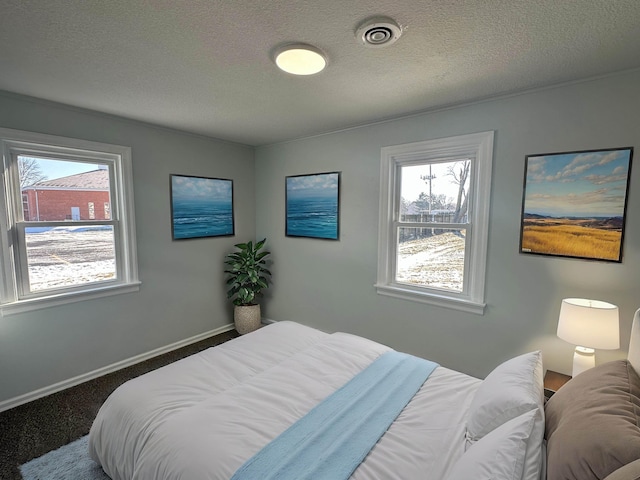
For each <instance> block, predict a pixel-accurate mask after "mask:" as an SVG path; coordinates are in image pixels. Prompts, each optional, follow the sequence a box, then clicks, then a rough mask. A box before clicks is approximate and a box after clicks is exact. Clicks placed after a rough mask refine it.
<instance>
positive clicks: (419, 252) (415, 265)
mask: <svg viewBox="0 0 640 480" xmlns="http://www.w3.org/2000/svg"><path fill="white" fill-rule="evenodd" d="M465 235H466V230H465V229H460V230H447V229H440V228H413V227H411V228H409V227H401V228H399V229H398V256H397V262H396V265H397V267H396V282H398V283H407V284H412V285H419V286H423V287H429V288H441V289H445V290H450V291H453V292H462V287H463V277H464V252H465Z"/></svg>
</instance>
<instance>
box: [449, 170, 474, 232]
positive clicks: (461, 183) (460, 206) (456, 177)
mask: <svg viewBox="0 0 640 480" xmlns="http://www.w3.org/2000/svg"><path fill="white" fill-rule="evenodd" d="M470 167H471V162H470V161H469V160H463V161H460V162H456V163H455V164H453V165H451V166H449V167H448V169H447V175H449V176H450V177H452V178H453V180H452V182H453V183H454V184H456V185H458V198H457V200H456V209H455V213H454V216H453V218H454V222H455V223H460V222H461V221H462V220H463V219H464V217H465V215H466V214H467V209H468V199H469V192H468V191H467V189H468V183H467V180H468V179H469V169H470Z"/></svg>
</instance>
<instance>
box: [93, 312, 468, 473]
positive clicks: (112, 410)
mask: <svg viewBox="0 0 640 480" xmlns="http://www.w3.org/2000/svg"><path fill="white" fill-rule="evenodd" d="M387 350H389V348H388V347H386V346H384V345H381V344H378V343H375V342H372V341H370V340H366V339H364V338H361V337H357V336H353V335H349V334H344V333H334V334H326V333H323V332H320V331H318V330H315V329H312V328H309V327H305V326H302V325H299V324H297V323H293V322H279V323H275V324H272V325H270V326H268V327H264V328H262V329H260V330H258V331H256V332H253V333H251V334H249V335H246V336H243V337H240V338H237V339H234V340H232V341H229V342H227V343H224V344H222V345H220V346H217V347H214V348H210V349H208V350H205V351H203V352H201V353H198V354H196V355H193V356H191V357H188V358H185V359H183V360H180V361H178V362H175V363H173V364H171V365H168V366H166V367H163V368H160V369H158V370H155V371H153V372H150V373H148V374H146V375H143V376H141V377H138V378H136V379H133V380H131V381H129V382H127V383H125V384H124V385H122V386H121V387H119V388H118V389H117V390H116V391H115V392H114V393H113V394H112V395H111V396H110V397H109V398H108V399H107V401H106V402H105V403H104V405H103V406H102V408H101V409H100V411H99V412H98V415H97V417H96V420H95V422H94V424H93V426H92V428H91V432H90V437H89V450H90V454H91V457H92V458H93V459H94V460H96V461H97V462H99V463H100V464H101V465H102V467H103V469H104V471H105V472H106V473H107V474H108V475H109V476H110V477H111V478H112V479H113V480H121V479H136V480H161V479H167V480H168V479H182V480H207V479H228V478H230V477H231V476H232V475H233V473H234V472H235V471H236V470H237V469H238V468H239V467H240V466H241V465H242V464H243V463H244V462H245V461H246V460H247V459H248V458H250V457H251V456H253V455H254V454H255V453H256V452H258V451H259V450H260V449H261V448H262V447H263V446H264V445H266V444H267V443H268V442H269V441H270V440H271V439H273V438H275V437H276V436H277V435H278V434H280V433H281V432H283V431H284V430H285V429H286V428H287V427H288V426H290V425H291V424H292V423H293V422H295V421H296V420H297V419H299V418H300V417H302V416H303V415H304V414H305V413H307V412H308V411H309V410H310V409H311V408H312V407H313V406H314V405H316V404H317V403H318V402H320V401H321V400H323V399H324V398H325V397H327V396H328V395H329V394H331V393H332V392H333V391H334V390H336V389H337V388H339V387H340V386H342V385H343V384H345V383H346V382H347V381H348V380H350V379H351V377H353V376H354V375H355V374H356V373H358V372H359V371H361V370H363V369H364V368H365V367H366V366H368V365H369V364H370V363H371V362H372V361H373V360H374V359H375V358H377V357H378V356H379V355H380V354H381V353H383V352H385V351H387ZM479 383H480V380H478V379H475V378H473V377H469V376H467V375H464V374H462V373H458V372H455V371H453V370H449V369H447V368H444V367H438V368H436V370H435V371H434V372H433V373H432V374H431V376H430V377H429V379H428V380H427V381H426V382H425V384H424V385H423V386H422V388H421V389H420V391H419V392H418V393H417V394H416V395H415V397H414V398H413V400H412V401H411V402H410V403H409V405H407V407H406V408H405V409H404V410H403V412H402V413H401V414H400V416H399V417H398V418H397V419H396V421H395V422H394V423H393V424H392V425H391V427H390V428H389V430H387V432H386V433H385V434H384V436H383V437H382V438H381V439H380V441H379V442H378V443H377V444H376V445H375V447H374V448H373V449H372V450H371V452H370V453H369V455H368V456H367V457H366V459H365V461H364V462H363V463H362V464H361V465H360V466H359V467H358V469H357V470H356V471H355V472H354V474H353V476H352V477H351V478H352V479H354V480H364V479H398V478H402V479H405V480H411V479H434V480H437V479H441V478H443V477H444V476H445V474H446V472H447V471H448V470H449V469H450V467H451V466H452V465H453V463H454V462H455V461H456V459H457V458H459V457H460V456H461V455H462V454H463V452H464V443H465V442H464V423H465V416H466V412H467V409H468V407H469V404H470V402H471V399H472V397H473V393H474V392H475V390H476V388H477V387H478V385H479Z"/></svg>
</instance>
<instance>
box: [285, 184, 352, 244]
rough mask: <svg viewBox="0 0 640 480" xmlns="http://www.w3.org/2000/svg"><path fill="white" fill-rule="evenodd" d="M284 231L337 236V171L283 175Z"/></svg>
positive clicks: (338, 191) (338, 218)
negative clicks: (284, 200) (284, 188)
mask: <svg viewBox="0 0 640 480" xmlns="http://www.w3.org/2000/svg"><path fill="white" fill-rule="evenodd" d="M285 192H286V193H285V197H286V227H285V228H286V235H287V236H288V237H309V238H323V239H327V240H338V237H339V229H340V172H331V173H316V174H313V175H296V176H291V177H286V191H285Z"/></svg>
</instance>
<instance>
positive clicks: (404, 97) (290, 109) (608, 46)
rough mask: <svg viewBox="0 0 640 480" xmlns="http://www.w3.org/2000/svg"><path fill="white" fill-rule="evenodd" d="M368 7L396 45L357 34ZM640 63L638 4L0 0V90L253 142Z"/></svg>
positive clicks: (626, 0)
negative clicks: (317, 60)
mask: <svg viewBox="0 0 640 480" xmlns="http://www.w3.org/2000/svg"><path fill="white" fill-rule="evenodd" d="M375 15H386V16H390V17H392V18H394V19H395V20H396V21H397V22H398V23H399V24H401V25H402V26H403V27H404V29H405V30H404V33H403V35H402V37H401V38H400V39H399V40H398V41H397V42H396V43H395V44H393V45H390V46H387V47H384V48H377V49H376V48H367V47H364V46H362V45H360V44H359V43H358V42H357V41H356V39H355V36H354V31H355V29H356V27H357V26H358V25H359V24H360V23H361V22H362V21H363V20H364V19H366V18H368V17H371V16H375ZM287 42H306V43H311V44H313V45H315V46H316V47H318V48H320V49H322V50H323V51H324V52H325V53H326V54H327V56H328V58H329V66H328V68H327V69H326V70H325V71H324V72H322V73H320V74H317V75H314V76H309V77H296V76H292V75H289V74H285V73H283V72H281V71H279V70H278V69H277V68H276V67H275V65H274V63H273V61H272V60H271V52H272V50H273V49H274V48H275V47H277V46H279V45H282V44H283V43H287ZM637 67H640V1H638V0H548V1H545V0H540V1H534V0H455V1H454V0H446V1H440V0H393V1H391V0H375V1H374V0H353V1H348V2H345V1H344V0H273V1H266V0H262V1H260V0H189V1H182V0H173V1H169V0H144V1H143V0H46V1H43V0H0V90H6V91H10V92H16V93H20V94H25V95H31V96H34V97H39V98H43V99H47V100H52V101H57V102H62V103H65V104H69V105H73V106H78V107H84V108H89V109H92V110H98V111H101V112H106V113H110V114H115V115H121V116H124V117H128V118H132V119H137V120H142V121H146V122H151V123H155V124H159V125H163V126H166V127H171V128H177V129H180V130H186V131H190V132H194V133H198V134H203V135H208V136H213V137H217V138H221V139H226V140H230V141H235V142H240V143H244V144H248V145H263V144H268V143H274V142H279V141H283V140H288V139H293V138H298V137H304V136H308V135H314V134H318V133H324V132H329V131H335V130H338V129H343V128H347V127H351V126H355V125H361V124H365V123H369V122H374V121H378V120H383V119H388V118H394V117H398V116H402V115H406V114H411V113H416V112H420V111H426V110H430V109H435V108H440V107H445V106H450V105H456V104H460V103H465V102H469V101H472V100H476V99H482V98H487V97H492V96H495V95H500V94H504V93H511V92H518V91H522V90H526V89H530V88H536V87H541V86H546V85H551V84H556V83H562V82H567V81H572V80H576V79H583V78H588V77H593V76H598V75H603V74H607V73H611V72H617V71H622V70H628V69H632V68H637Z"/></svg>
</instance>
